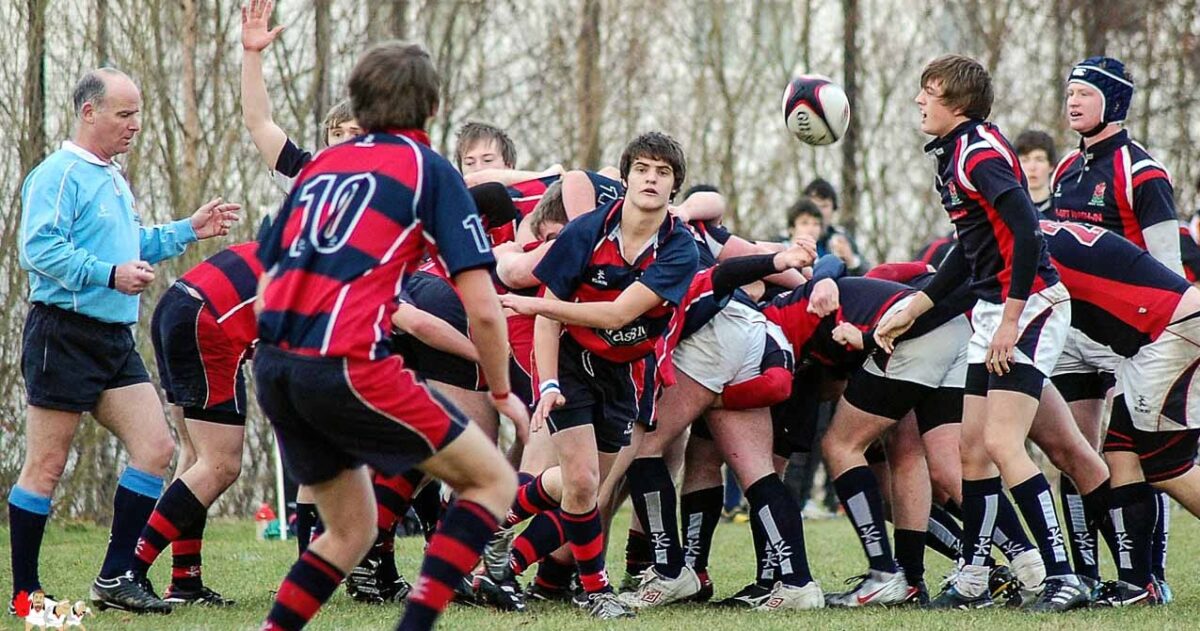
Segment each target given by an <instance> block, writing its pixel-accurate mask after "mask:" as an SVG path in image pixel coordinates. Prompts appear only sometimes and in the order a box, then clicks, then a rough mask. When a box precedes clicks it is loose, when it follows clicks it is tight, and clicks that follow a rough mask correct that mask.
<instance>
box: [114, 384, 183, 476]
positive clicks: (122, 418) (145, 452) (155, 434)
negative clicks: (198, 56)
mask: <svg viewBox="0 0 1200 631" xmlns="http://www.w3.org/2000/svg"><path fill="white" fill-rule="evenodd" d="M94 414H95V416H96V421H97V422H99V423H100V424H101V425H103V426H104V427H105V428H107V429H108V430H109V431H110V432H112V433H113V434H115V435H116V437H117V438H118V439H119V440H120V441H121V443H122V444H124V445H125V448H126V449H127V450H129V454H130V457H131V458H148V459H151V460H154V459H157V458H161V457H162V456H163V454H164V451H165V455H166V459H167V460H169V459H170V457H171V452H172V451H173V450H174V442H173V441H172V440H171V434H170V432H169V431H168V430H167V421H166V418H165V417H164V416H163V410H162V402H161V401H160V400H159V398H158V392H156V391H155V389H154V386H153V385H151V384H150V383H149V382H143V383H135V384H132V385H128V386H123V387H120V388H112V389H109V390H105V391H104V392H103V393H101V394H100V400H99V401H98V402H97V403H96V409H95V411H94ZM163 466H164V467H165V466H166V465H165V464H164V465H163Z"/></svg>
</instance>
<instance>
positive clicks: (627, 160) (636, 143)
mask: <svg viewBox="0 0 1200 631" xmlns="http://www.w3.org/2000/svg"><path fill="white" fill-rule="evenodd" d="M638 158H650V159H651V160H662V161H663V162H666V163H667V164H669V165H671V173H672V175H674V177H675V183H674V184H673V185H672V186H671V199H674V198H675V194H676V193H678V192H679V189H680V188H682V187H683V180H684V178H685V177H687V157H685V156H684V155H683V147H681V146H679V143H678V142H676V141H675V139H674V138H672V137H670V136H668V135H666V134H664V133H662V132H658V131H652V132H647V133H644V134H642V135H641V136H638V137H637V138H634V139H633V140H632V141H631V142H630V143H629V144H628V145H625V151H624V152H622V153H621V164H620V170H621V179H622V180H626V181H628V180H629V169H630V167H632V166H633V161H634V160H637V159H638Z"/></svg>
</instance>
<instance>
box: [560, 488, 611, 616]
mask: <svg viewBox="0 0 1200 631" xmlns="http://www.w3.org/2000/svg"><path fill="white" fill-rule="evenodd" d="M562 518H563V530H564V531H565V532H566V534H567V541H568V542H570V544H571V553H572V554H574V555H575V564H576V565H578V566H579V583H580V584H581V585H583V589H584V591H586V592H587V593H589V594H592V593H595V592H606V591H612V587H610V586H609V584H608V574H607V573H606V572H605V571H604V529H603V527H602V526H601V524H600V511H599V510H597V509H596V507H595V506H593V507H592V509H591V510H589V511H588V512H586V513H582V514H575V513H568V512H566V511H563V512H562Z"/></svg>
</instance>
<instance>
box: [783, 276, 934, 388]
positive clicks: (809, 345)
mask: <svg viewBox="0 0 1200 631" xmlns="http://www.w3.org/2000/svg"><path fill="white" fill-rule="evenodd" d="M836 282H837V284H838V293H839V295H840V303H841V304H840V305H839V307H838V310H837V311H836V312H835V313H831V314H829V315H828V316H825V317H824V318H818V317H817V316H815V315H813V314H811V313H809V312H808V303H809V297H810V295H811V293H812V290H813V288H814V287H816V283H815V282H810V283H808V284H806V285H803V286H801V287H797V288H796V289H795V290H793V291H791V292H789V293H786V294H783V295H781V296H779V297H778V298H776V299H775V300H773V301H772V302H771V304H770V305H768V306H767V308H766V309H763V314H764V315H766V316H767V319H768V320H770V321H772V322H774V323H775V324H778V325H779V327H780V328H781V329H783V332H784V335H786V336H787V339H788V341H789V342H791V344H792V349H793V350H794V351H795V353H796V355H797V357H801V356H804V357H811V358H813V359H816V360H817V361H819V362H821V363H822V364H825V365H827V366H846V365H847V364H850V363H853V362H854V361H856V360H855V357H857V361H859V362H860V363H861V360H862V356H861V355H854V353H853V352H852V351H849V350H848V349H846V348H845V347H843V346H841V345H840V344H837V343H836V342H834V341H833V335H832V333H833V329H834V327H836V326H837V325H838V324H840V323H842V322H849V323H851V324H853V325H854V326H856V327H858V328H859V329H861V330H863V331H866V330H869V329H871V328H872V327H874V326H875V323H876V322H878V321H879V319H880V318H882V317H883V314H884V313H885V312H886V311H887V310H888V308H889V307H891V306H892V305H893V304H895V303H896V301H897V300H900V299H901V298H903V297H904V296H907V295H908V294H910V293H912V292H913V289H912V288H910V287H906V286H904V285H901V284H900V283H893V282H891V281H886V280H878V279H874V278H862V277H854V276H850V277H843V278H839V279H837V280H836Z"/></svg>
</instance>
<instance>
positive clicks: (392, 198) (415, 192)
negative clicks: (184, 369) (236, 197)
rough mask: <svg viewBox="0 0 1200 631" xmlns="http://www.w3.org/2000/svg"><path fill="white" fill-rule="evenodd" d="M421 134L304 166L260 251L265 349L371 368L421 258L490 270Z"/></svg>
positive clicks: (359, 144)
mask: <svg viewBox="0 0 1200 631" xmlns="http://www.w3.org/2000/svg"><path fill="white" fill-rule="evenodd" d="M428 142H429V140H428V136H426V135H425V133H424V132H423V131H419V130H396V131H389V132H380V133H372V134H368V135H365V136H362V137H359V138H357V139H355V140H351V141H348V142H345V143H342V144H340V145H337V146H335V147H330V148H329V149H326V150H325V151H322V152H321V153H320V154H318V155H317V156H315V157H314V158H313V161H312V162H311V163H309V164H308V166H306V167H305V168H304V169H303V170H302V171H301V172H300V175H299V177H298V178H297V181H296V185H295V186H294V187H293V189H292V192H291V193H290V194H289V195H288V198H287V200H286V201H285V202H284V204H283V207H282V208H281V210H280V212H279V216H278V217H277V218H276V220H275V221H274V222H273V223H272V225H271V227H270V228H269V229H267V230H266V231H265V232H264V233H263V236H262V238H261V242H260V244H259V250H258V257H259V260H260V261H261V262H262V264H263V268H264V269H266V270H267V271H268V272H269V273H270V274H271V275H272V277H273V278H272V281H271V283H270V284H269V285H268V286H267V289H266V292H265V295H264V300H265V310H264V311H263V313H262V315H261V316H260V317H259V321H258V323H259V336H260V339H261V341H262V342H263V343H267V344H273V345H276V346H278V347H280V348H283V349H286V350H290V351H292V352H296V353H300V354H305V355H320V356H333V357H348V358H354V359H380V358H382V357H383V356H386V355H388V354H389V353H390V348H389V345H388V343H387V339H388V332H389V330H390V328H391V325H390V321H391V316H392V313H394V312H395V310H396V297H397V296H398V295H399V294H400V291H401V288H402V283H403V281H404V279H405V278H406V277H407V276H408V275H409V274H410V273H412V272H413V271H415V270H416V269H417V266H418V265H419V264H420V261H421V259H422V258H423V256H424V255H425V254H426V253H427V252H428V254H429V255H430V258H431V259H432V260H434V261H435V262H436V263H437V264H438V265H439V266H440V267H441V268H442V269H444V270H445V271H446V272H447V273H449V274H450V275H454V274H458V273H459V272H462V271H464V270H467V269H473V268H481V267H490V266H492V265H494V263H495V259H494V258H493V257H492V252H491V247H490V246H489V245H488V241H487V235H486V234H485V233H484V230H483V224H482V223H481V222H480V219H479V215H478V213H477V212H476V210H475V203H474V201H473V200H472V198H471V195H470V194H469V193H468V191H467V188H466V185H465V184H464V183H463V180H462V176H460V175H459V174H458V172H457V171H455V170H454V168H453V167H452V166H451V165H450V163H449V162H447V161H446V160H445V159H444V158H442V157H441V156H439V155H438V154H437V153H435V152H434V151H433V150H432V149H430V148H429V145H428Z"/></svg>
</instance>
